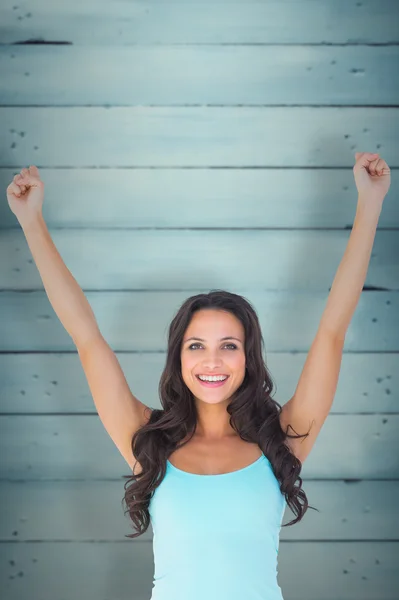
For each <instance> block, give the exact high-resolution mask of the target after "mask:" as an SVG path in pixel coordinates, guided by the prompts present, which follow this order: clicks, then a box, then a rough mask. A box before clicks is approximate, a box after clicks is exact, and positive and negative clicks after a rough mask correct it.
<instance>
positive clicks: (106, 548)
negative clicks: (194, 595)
mask: <svg viewBox="0 0 399 600" xmlns="http://www.w3.org/2000/svg"><path fill="white" fill-rule="evenodd" d="M103 518H104V517H103ZM397 555H398V543H397V542H334V543H330V544H326V543H325V542H297V543H289V542H281V545H280V551H279V570H278V580H279V583H280V585H281V587H282V589H283V590H285V591H284V599H286V600H305V599H306V600H334V599H336V598H340V599H342V600H397V590H398V588H399V571H398V569H397ZM309 565H311V566H312V571H311V572H312V577H310V575H309ZM153 572H154V569H153V553H152V547H151V544H150V543H146V542H144V543H131V541H130V540H127V541H125V543H123V542H122V543H98V542H87V543H83V544H81V543H76V542H75V543H73V542H72V543H71V542H66V543H62V542H56V543H54V542H48V543H41V542H32V543H27V544H23V543H22V544H15V543H14V544H0V585H1V589H2V591H4V593H5V595H6V598H7V600H20V599H21V598H26V597H30V595H31V594H32V590H34V592H35V594H37V597H40V599H41V600H54V598H61V599H62V600H76V598H81V595H82V590H84V597H85V600H98V599H101V600H113V599H115V598H118V600H131V599H132V598H134V600H149V599H150V596H151V587H152V577H153Z"/></svg>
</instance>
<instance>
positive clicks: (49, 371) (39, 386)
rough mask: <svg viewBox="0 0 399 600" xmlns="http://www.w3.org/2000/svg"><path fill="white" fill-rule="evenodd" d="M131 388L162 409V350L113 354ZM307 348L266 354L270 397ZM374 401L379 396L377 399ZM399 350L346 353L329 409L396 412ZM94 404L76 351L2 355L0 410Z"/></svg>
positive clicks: (279, 395) (291, 385)
mask: <svg viewBox="0 0 399 600" xmlns="http://www.w3.org/2000/svg"><path fill="white" fill-rule="evenodd" d="M116 355H117V358H118V360H119V363H120V365H121V367H122V370H123V372H124V374H125V377H126V379H127V382H128V384H129V386H130V389H131V390H132V391H133V393H134V394H135V396H137V397H138V398H140V400H141V401H142V402H144V404H147V405H151V406H153V407H154V408H161V402H160V399H159V396H158V384H159V380H160V377H161V374H162V371H163V368H164V366H165V359H166V354H165V353H164V352H154V353H150V352H148V353H147V352H138V353H135V352H127V353H124V352H116ZM306 357H307V353H306V352H298V353H288V352H281V353H280V352H268V353H267V361H266V364H267V367H268V369H269V371H270V373H271V375H272V377H273V382H274V384H275V388H274V391H273V398H274V399H275V400H277V402H279V403H280V404H281V405H283V404H285V402H286V401H287V400H288V399H289V398H291V396H292V395H293V393H294V392H295V389H296V386H297V383H298V380H299V377H300V374H301V372H302V369H303V367H304V364H305V360H306ZM376 399H378V400H376ZM398 407H399V353H397V354H390V353H384V352H382V353H368V352H366V353H351V352H346V351H345V352H344V356H343V359H342V362H341V371H340V376H339V381H338V386H337V391H336V395H335V398H334V403H333V405H332V407H331V413H341V414H357V413H359V414H366V413H397V412H399V408H398ZM95 412H96V408H95V405H94V402H93V399H92V396H91V393H90V389H89V386H88V384H87V380H86V377H85V375H84V371H83V369H82V367H81V364H80V360H79V356H78V354H77V352H75V353H73V354H72V353H71V354H69V353H65V354H60V353H50V354H47V353H40V352H38V353H36V352H35V353H32V354H31V353H21V354H0V413H2V414H7V413H13V414H15V413H18V414H23V413H32V414H40V413H51V414H58V413H75V414H80V413H92V414H95Z"/></svg>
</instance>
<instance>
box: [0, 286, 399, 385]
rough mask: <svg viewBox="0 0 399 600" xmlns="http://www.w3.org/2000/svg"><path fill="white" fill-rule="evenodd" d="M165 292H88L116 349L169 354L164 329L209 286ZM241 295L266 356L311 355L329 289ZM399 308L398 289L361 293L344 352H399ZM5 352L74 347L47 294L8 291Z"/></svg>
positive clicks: (0, 341)
mask: <svg viewBox="0 0 399 600" xmlns="http://www.w3.org/2000/svg"><path fill="white" fill-rule="evenodd" d="M214 283H215V285H216V287H219V286H218V285H217V284H218V283H220V280H219V281H218V279H217V278H215V281H214ZM160 288H161V289H159V290H158V291H156V290H152V291H132V292H116V291H109V292H108V291H104V290H103V291H99V292H90V291H87V292H86V296H87V299H88V301H89V303H90V305H91V306H92V309H93V312H94V314H95V317H96V320H97V323H98V326H99V328H100V330H101V332H102V334H103V336H104V337H105V339H106V340H107V341H108V343H109V344H110V345H111V347H112V348H113V350H115V351H122V350H123V351H128V352H131V351H135V352H149V351H151V352H154V351H155V352H160V351H161V352H165V351H166V343H167V329H168V326H169V323H170V321H171V320H172V318H173V316H174V315H175V313H176V312H177V311H178V309H179V307H180V305H181V304H182V303H183V302H184V301H185V300H186V299H187V298H188V297H189V296H191V295H194V294H197V293H200V292H203V291H208V289H209V288H208V289H205V288H204V289H193V290H191V292H190V293H189V292H188V291H187V290H185V291H183V292H181V291H177V292H172V291H164V290H162V285H160ZM231 291H233V292H235V291H237V290H236V289H235V288H233V289H231ZM243 296H244V297H245V298H247V300H249V301H250V302H251V304H252V305H253V307H254V308H255V310H256V312H257V314H258V318H259V323H260V326H261V329H262V333H263V336H264V340H265V346H266V351H267V352H268V351H279V352H308V351H309V348H310V346H311V343H312V341H313V339H314V336H315V335H316V331H317V328H318V325H319V320H320V318H321V315H322V313H323V310H324V308H325V305H326V300H327V293H326V292H316V291H314V292H312V293H306V292H301V291H294V290H287V291H275V292H272V291H271V292H261V291H257V290H247V291H246V292H245V293H244V294H243ZM398 303H399V295H398V293H397V292H383V291H368V292H364V293H363V294H361V297H360V299H359V303H358V305H357V307H356V311H355V314H354V315H353V318H352V320H351V323H350V325H349V328H348V330H347V332H346V337H345V347H344V349H345V350H346V351H350V352H398V349H399V339H398V332H399V310H398ZM2 315H4V316H2ZM0 350H2V351H8V352H14V351H24V352H26V351H32V350H34V351H50V352H58V351H65V350H68V351H76V348H75V346H74V344H73V340H72V338H71V337H70V336H69V334H68V333H67V332H66V331H65V329H64V328H63V326H62V325H61V323H60V321H59V320H58V317H57V315H56V313H55V312H54V310H53V308H52V306H51V304H50V303H49V300H48V297H47V296H46V294H45V292H41V291H33V292H29V291H27V292H26V293H18V292H12V291H4V292H2V293H1V294H0ZM384 375H385V374H383V376H384ZM277 383H278V382H277Z"/></svg>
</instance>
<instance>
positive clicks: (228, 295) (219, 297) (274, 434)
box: [122, 290, 317, 538]
mask: <svg viewBox="0 0 399 600" xmlns="http://www.w3.org/2000/svg"><path fill="white" fill-rule="evenodd" d="M201 309H216V310H223V311H229V312H230V313H232V314H233V315H235V316H236V317H237V318H238V319H239V320H240V321H241V323H242V325H243V327H244V331H245V357H246V372H245V378H244V380H243V382H242V384H241V386H240V387H239V388H238V389H237V390H236V391H235V392H234V393H233V394H232V396H231V398H230V403H229V404H228V406H227V412H228V413H229V414H230V419H229V422H230V425H231V427H233V429H234V430H235V431H236V432H237V433H238V434H239V436H240V437H241V439H243V440H245V441H246V442H252V443H257V444H258V445H259V447H260V449H261V450H262V452H263V454H264V455H265V456H266V457H267V458H268V459H269V461H270V463H271V466H272V469H273V472H274V474H275V476H276V478H277V480H278V481H279V483H280V490H281V492H282V493H283V494H284V496H285V499H286V502H287V505H288V506H289V507H290V508H291V510H292V512H293V513H294V514H295V515H297V517H296V518H295V519H294V520H292V521H290V522H289V523H286V524H285V525H283V527H288V526H289V525H294V524H295V523H298V522H299V521H300V520H301V519H302V518H303V516H304V514H305V512H306V511H307V509H308V508H311V509H313V510H317V509H314V507H312V506H309V503H308V500H307V497H306V494H305V492H304V491H303V490H302V489H301V486H302V478H301V477H300V475H299V474H300V471H301V468H302V463H301V461H300V460H299V459H298V458H297V457H296V456H295V455H294V454H293V453H292V452H291V451H290V449H289V447H288V446H287V444H286V443H285V440H286V438H287V437H290V438H299V437H307V436H308V435H309V432H307V433H305V434H297V433H296V432H295V434H288V428H289V427H290V428H291V429H292V430H293V431H295V430H294V429H293V428H292V427H291V425H289V426H288V427H287V430H286V432H284V431H283V429H282V427H281V424H280V419H279V416H280V411H281V405H280V404H279V403H278V402H277V401H276V400H274V399H272V398H271V393H272V391H273V388H274V385H273V381H272V378H271V375H270V373H269V371H268V369H267V367H266V364H265V362H264V360H263V353H264V340H263V336H262V333H261V328H260V325H259V320H258V317H257V314H256V311H255V309H254V308H253V307H252V305H251V304H250V302H249V301H248V300H247V299H245V298H244V297H242V296H239V295H237V294H233V293H232V292H227V291H224V290H211V291H210V292H209V293H207V294H205V293H204V294H198V295H196V296H191V297H190V298H188V299H187V300H186V301H185V302H184V303H183V304H182V306H181V307H180V309H179V310H178V312H177V313H176V315H175V316H174V317H173V320H172V322H171V324H170V326H169V331H168V345H167V356H166V364H165V368H164V370H163V372H162V375H161V378H160V381H159V387H158V393H159V397H160V400H161V405H162V407H163V408H162V409H153V410H152V413H151V416H150V419H149V421H148V422H147V423H146V424H145V425H144V426H142V427H140V428H139V429H138V430H137V431H136V432H135V433H134V435H133V437H132V444H131V445H132V451H133V456H134V457H135V459H136V460H137V461H138V462H139V464H140V465H141V467H142V472H141V473H138V474H136V475H133V474H132V475H131V476H128V475H124V478H126V479H128V481H127V482H126V483H125V484H124V488H125V495H124V498H123V500H122V503H123V504H124V505H125V506H126V507H127V508H126V510H125V514H126V513H127V512H128V513H129V515H130V518H131V520H132V521H133V524H134V528H135V530H136V531H137V533H134V534H131V535H126V536H125V537H128V538H136V537H138V536H140V535H142V534H143V533H144V532H145V531H146V530H147V529H148V527H149V525H150V513H149V504H150V500H151V498H152V496H153V494H154V492H155V490H156V488H157V487H158V486H159V485H160V483H161V482H162V480H163V478H164V477H165V474H166V460H167V459H168V458H169V456H170V455H171V454H172V452H174V450H176V449H177V448H180V447H182V446H184V445H185V444H187V443H188V442H189V441H190V439H191V438H192V436H193V435H194V433H195V429H196V424H197V409H196V404H195V399H194V396H193V394H192V392H191V391H190V389H189V388H188V387H187V386H186V384H185V382H184V380H183V377H182V374H181V360H180V353H181V348H182V342H183V337H184V334H185V331H186V329H187V327H188V326H189V324H190V321H191V319H192V317H193V315H194V313H195V312H196V311H198V310H201ZM188 435H189V436H190V437H189V439H187V441H186V442H184V439H185V438H186V437H187V436H188ZM182 441H183V442H182ZM179 442H182V443H180V444H179ZM297 481H298V484H296V482H297ZM129 483H130V486H129V487H127V486H128V485H129Z"/></svg>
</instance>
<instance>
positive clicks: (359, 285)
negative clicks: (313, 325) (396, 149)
mask: <svg viewBox="0 0 399 600" xmlns="http://www.w3.org/2000/svg"><path fill="white" fill-rule="evenodd" d="M353 172H354V176H355V182H356V187H357V189H358V203H357V209H356V215H355V220H354V223H353V227H352V232H351V235H350V237H349V241H348V245H347V247H346V250H345V253H344V256H343V258H342V260H341V262H340V265H339V267H338V270H337V273H336V275H335V278H334V281H333V284H332V287H331V290H330V293H329V296H328V300H327V304H326V308H325V310H324V312H323V315H322V318H321V321H320V328H325V329H326V330H328V331H330V332H332V333H333V334H334V335H336V336H337V337H338V338H340V339H344V338H345V334H346V331H347V329H348V327H349V324H350V321H351V319H352V316H353V314H354V312H355V309H356V306H357V304H358V302H359V299H360V295H361V293H362V290H363V285H364V282H365V280H366V275H367V270H368V266H369V262H370V256H371V251H372V248H373V244H374V238H375V234H376V231H377V225H378V220H379V217H380V214H381V209H382V204H383V201H384V198H385V196H386V194H387V192H388V189H389V186H390V182H391V176H390V169H389V167H388V165H387V163H386V162H385V161H384V160H383V159H381V158H379V155H378V154H377V155H374V154H369V153H358V154H356V164H355V166H354V167H353Z"/></svg>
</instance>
